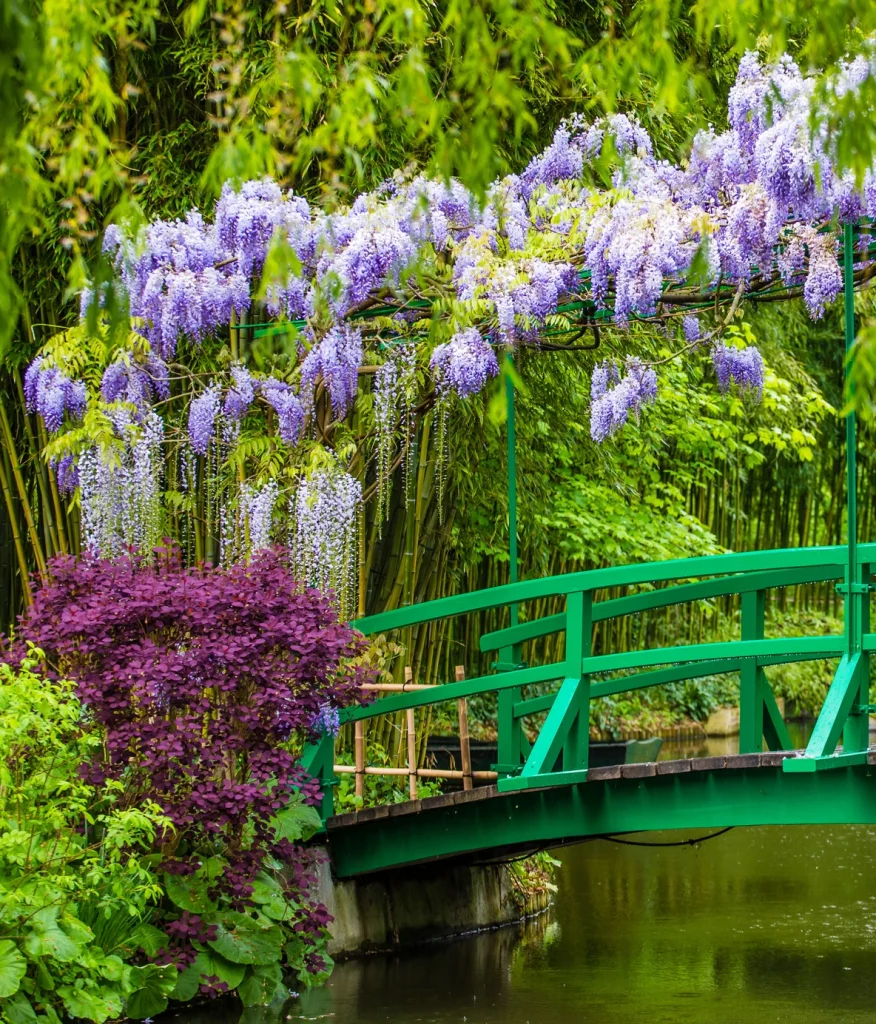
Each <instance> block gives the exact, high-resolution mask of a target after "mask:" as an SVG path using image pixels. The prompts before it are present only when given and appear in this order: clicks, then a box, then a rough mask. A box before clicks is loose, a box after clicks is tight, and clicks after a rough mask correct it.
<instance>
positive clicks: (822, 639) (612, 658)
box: [583, 636, 844, 674]
mask: <svg viewBox="0 0 876 1024" xmlns="http://www.w3.org/2000/svg"><path fill="white" fill-rule="evenodd" d="M843 643H844V638H843V637H842V636H794V637H779V638H776V639H771V640H726V641H723V642H720V643H708V644H685V645H683V646H681V647H662V648H655V649H653V650H644V651H623V652H621V653H620V654H602V655H599V656H598V657H595V658H585V659H584V662H583V671H584V672H588V673H590V674H593V673H595V672H620V671H622V670H624V669H628V668H644V667H645V666H647V665H666V664H672V663H676V662H679V663H680V662H694V661H712V660H718V659H723V658H736V659H738V658H758V657H760V656H769V655H782V656H784V655H791V656H793V655H795V654H798V653H800V654H802V653H805V652H809V653H810V654H813V653H815V652H820V653H822V654H824V655H825V656H829V655H830V654H831V653H833V654H839V653H841V652H842V650H843ZM789 660H794V659H793V657H790V658H789Z"/></svg>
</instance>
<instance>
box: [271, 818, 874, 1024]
mask: <svg viewBox="0 0 876 1024" xmlns="http://www.w3.org/2000/svg"><path fill="white" fill-rule="evenodd" d="M653 838H654V839H655V840H656V841H659V840H661V839H664V840H668V839H675V838H678V833H667V834H665V835H664V836H660V835H657V836H654V837H653ZM560 856H561V857H562V860H563V866H562V868H561V871H560V876H561V877H560V897H559V899H558V902H557V905H556V907H555V908H554V910H553V911H552V912H551V914H550V915H546V916H545V917H543V918H541V919H539V920H537V921H535V922H530V923H529V924H528V925H527V926H526V927H525V928H523V929H519V930H518V929H504V930H501V931H497V932H492V933H489V934H486V935H481V936H476V937H473V938H470V939H466V940H462V941H458V942H455V943H450V944H445V945H441V946H434V947H430V948H426V949H423V950H421V951H420V952H417V953H412V954H407V955H405V956H398V957H373V958H369V959H367V960H363V961H358V962H353V963H348V964H341V965H339V967H338V968H337V970H336V972H335V975H334V976H333V978H332V981H331V982H330V984H329V985H328V986H327V987H326V988H325V989H323V990H321V991H320V992H314V993H309V994H307V995H306V996H305V997H304V998H303V999H302V1000H301V1001H300V1002H299V1003H296V1004H294V1007H290V1008H287V1010H286V1013H287V1014H289V1013H291V1015H292V1016H291V1019H293V1020H295V1019H296V1018H300V1017H301V1016H303V1017H305V1018H306V1017H313V1016H320V1015H323V1014H334V1017H333V1018H324V1019H329V1020H334V1021H336V1022H339V1024H340V1022H343V1024H377V1022H384V1021H392V1022H394V1024H414V1022H418V1024H419V1022H424V1024H426V1022H435V1024H449V1022H451V1021H452V1022H459V1021H463V1020H465V1021H467V1022H468V1024H566V1022H571V1021H574V1022H578V1021H581V1022H594V1024H596V1022H599V1024H632V1022H639V1021H648V1022H664V1021H665V1022H667V1024H668V1022H672V1024H687V1022H690V1024H727V1022H731V1024H732V1022H737V1021H738V1022H747V1021H758V1022H760V1021H789V1022H790V1021H792V1020H793V1021H794V1022H795V1024H815V1022H819V1024H820V1022H823V1021H832V1020H835V1021H843V1022H847V1024H863V1022H864V1021H867V1022H871V1021H872V1020H873V1019H874V1016H876V971H874V969H873V968H874V966H876V962H874V950H876V940H874V936H876V883H874V882H873V881H871V876H870V872H869V870H868V865H869V864H870V863H872V860H873V857H874V856H876V830H874V829H872V828H868V827H861V826H855V827H844V828H832V829H831V828H817V829H808V828H805V829H804V828H797V829H788V828H785V829H778V828H763V829H737V830H735V831H734V832H731V833H729V834H728V835H726V836H724V837H722V838H721V839H717V840H714V841H712V842H708V843H704V844H703V845H702V846H701V847H700V848H699V849H696V848H664V849H642V848H635V847H620V846H615V845H609V844H607V843H601V842H593V843H588V844H586V845H583V846H579V847H575V848H572V849H568V850H565V851H563V852H562V853H561V854H560Z"/></svg>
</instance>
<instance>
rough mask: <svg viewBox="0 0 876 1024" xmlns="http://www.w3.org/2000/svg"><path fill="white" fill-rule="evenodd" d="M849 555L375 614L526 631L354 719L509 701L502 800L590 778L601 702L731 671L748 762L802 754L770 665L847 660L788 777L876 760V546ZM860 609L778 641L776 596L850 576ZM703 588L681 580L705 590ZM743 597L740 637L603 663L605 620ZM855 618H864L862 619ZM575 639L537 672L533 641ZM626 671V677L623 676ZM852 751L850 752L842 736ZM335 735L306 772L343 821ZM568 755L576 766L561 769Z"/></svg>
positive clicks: (394, 622)
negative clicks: (526, 646) (872, 606)
mask: <svg viewBox="0 0 876 1024" xmlns="http://www.w3.org/2000/svg"><path fill="white" fill-rule="evenodd" d="M848 558H849V555H848V548H847V547H846V546H832V547H816V548H801V549H787V550H770V551H757V552H750V553H744V554H727V555H715V556H707V557H701V558H689V559H678V560H673V561H666V562H651V563H642V564H636V565H624V566H616V567H612V568H606V569H593V570H588V571H586V572H578V573H569V574H566V575H563V576H553V577H547V578H543V579H532V580H525V581H522V582H519V583H513V584H507V585H504V586H500V587H495V588H493V589H490V590H481V591H476V592H474V593H470V594H462V595H459V596H455V597H446V598H440V599H438V600H434V601H429V602H426V603H423V604H420V605H412V606H409V607H406V608H400V609H397V610H395V611H392V612H387V613H384V614H380V615H373V616H370V617H368V618H365V619H360V620H359V621H357V622H356V623H355V625H356V627H357V628H358V629H360V630H361V631H362V632H363V633H364V634H365V635H366V636H370V635H377V634H380V633H386V632H389V631H391V630H398V629H406V628H409V627H413V626H418V625H423V624H425V623H430V622H435V621H438V620H441V619H446V618H450V617H453V616H458V615H467V614H469V613H472V612H480V611H485V610H487V609H495V608H503V607H506V606H507V607H508V608H509V609H510V610H511V615H510V618H511V622H512V624H511V625H509V626H508V627H506V628H504V629H500V630H497V631H493V632H489V633H485V634H484V635H482V636H481V637H480V649H481V650H482V651H497V652H498V660H497V662H496V671H495V672H494V673H492V674H490V675H484V676H480V677H478V678H474V679H464V680H458V681H454V682H447V683H442V684H439V685H437V686H430V687H429V688H428V689H419V690H412V691H409V692H401V693H394V694H392V695H391V696H386V697H383V698H382V699H380V700H376V701H375V702H374V703H372V704H369V705H367V706H364V707H355V708H347V709H346V710H345V711H343V712H342V714H341V720H342V722H352V721H357V720H364V719H369V718H374V717H376V716H378V715H383V714H390V713H395V712H398V711H402V710H407V709H410V708H417V707H423V706H426V705H430V704H437V703H439V702H441V701H450V700H457V699H458V698H460V697H470V696H473V695H475V694H482V693H489V692H493V691H495V692H497V693H498V723H497V725H498V761H499V764H498V766H497V770H498V772H499V781H498V788H499V790H500V791H506V790H516V789H527V788H531V787H543V786H550V785H562V784H569V783H577V782H583V781H585V780H586V777H587V765H588V751H589V720H590V702H591V700H593V699H594V698H597V697H605V696H608V695H611V694H617V693H622V692H626V691H630V690H637V689H641V688H643V687H648V686H656V685H660V684H663V683H670V682H676V681H680V680H686V679H696V678H701V677H704V676H711V675H715V674H718V673H725V672H739V676H740V700H739V705H740V736H739V749H740V753H751V752H756V751H760V750H761V749H762V746H763V742H764V740H766V743H767V745H768V747H769V749H771V750H783V749H784V750H787V749H790V748H791V743H790V739H789V736H788V731H787V728H786V726H785V723H784V721H783V719H782V716H781V714H780V713H779V709H778V707H777V704H776V701H775V698H774V696H773V693H772V689H771V687H770V684H769V681H768V678H767V674H766V672H765V669H766V668H768V667H769V666H770V665H778V664H787V663H791V662H799V661H807V660H814V659H827V658H839V659H840V664H839V668H838V669H837V672H836V675H835V677H834V681H833V683H832V684H831V687H830V689H829V691H828V694H827V697H826V699H825V702H824V705H823V707H822V709H821V713H820V714H819V717H818V720H817V722H816V725H815V729H814V731H813V735H812V738H811V739H810V742H809V745H808V747H807V749H806V752H805V757H803V758H794V759H788V760H785V761H784V763H783V767H784V769H785V770H786V771H799V770H804V771H807V770H808V771H812V770H816V769H822V768H826V767H835V766H839V765H842V764H850V763H862V762H865V761H866V750H867V742H868V721H869V719H868V715H869V712H870V710H871V707H870V705H869V692H868V687H869V673H868V662H867V654H868V652H869V651H871V650H876V634H871V633H870V632H869V599H868V597H867V595H868V594H869V590H870V587H871V583H870V580H871V578H872V572H871V562H876V544H861V545H858V547H857V552H856V559H857V564H856V566H854V567H850V565H849V561H848ZM850 575H851V576H852V583H851V588H852V589H851V593H852V594H854V595H856V600H855V601H854V602H852V601H850V600H848V599H847V600H846V607H847V608H849V607H851V608H853V609H854V611H853V615H848V614H847V615H846V620H847V621H846V626H845V632H844V633H843V634H839V635H828V636H795V637H781V638H776V639H765V638H764V596H765V594H766V593H767V592H768V591H770V590H772V589H775V588H781V587H790V586H797V585H802V584H811V583H819V582H827V581H831V580H843V581H845V582H843V583H841V584H840V585H839V588H838V589H839V590H840V591H841V592H845V593H846V594H848V592H849V577H850ZM691 580H693V581H694V582H675V581H691ZM664 583H668V584H671V585H668V586H661V587H660V588H659V589H653V590H647V591H642V592H638V593H633V594H630V595H628V596H624V597H619V598H613V599H609V600H604V601H596V600H595V599H594V596H595V594H596V593H597V592H598V591H605V590H607V589H608V588H617V587H636V586H643V585H649V584H650V585H654V584H664ZM731 595H739V596H740V597H741V631H740V632H741V635H740V637H739V639H737V640H730V641H719V642H711V643H699V644H689V645H683V646H676V647H662V648H645V649H642V650H631V651H618V652H613V653H607V654H600V655H598V656H593V655H592V653H591V636H592V630H593V625H594V624H595V623H597V622H604V621H607V620H610V619H615V618H619V617H621V616H625V615H635V614H638V613H640V612H644V611H647V610H651V609H656V608H664V607H667V606H670V605H679V604H686V603H689V602H694V601H701V600H704V599H708V598H716V597H724V596H731ZM558 597H559V598H564V599H565V609H564V611H562V612H560V613H559V614H556V615H545V616H542V617H541V618H535V619H532V620H531V621H526V622H522V623H518V622H517V609H519V608H520V607H521V606H524V607H525V606H526V604H527V602H534V601H539V600H544V599H545V598H558ZM852 619H854V622H852V621H851V620H852ZM557 633H564V634H565V656H564V657H563V659H562V660H560V661H556V662H551V663H546V664H541V665H532V666H528V665H524V664H523V663H522V662H521V657H520V649H521V645H522V644H523V643H525V642H526V641H529V640H534V639H537V638H539V637H544V636H549V635H551V634H557ZM620 673H623V674H620ZM554 681H555V682H558V683H559V685H558V687H557V688H556V689H555V690H554V691H553V692H551V693H547V694H543V695H540V696H537V697H531V698H528V699H526V698H524V696H523V688H524V687H526V686H530V685H532V684H546V683H550V682H554ZM545 712H546V713H547V714H546V717H545V719H544V722H543V724H542V725H541V728H540V729H539V731H538V735H537V737H536V739H535V742H534V743H532V745H531V746H530V744H529V743H528V741H527V739H526V736H525V733H524V730H523V728H522V724H523V719H524V718H526V717H527V716H528V715H534V714H544V713H545ZM843 734H844V738H843V752H842V753H841V754H836V753H835V751H836V748H837V744H838V742H839V740H840V736H841V735H843ZM334 742H335V741H334V737H332V736H331V735H325V736H323V738H322V739H321V741H320V742H318V743H316V744H314V745H312V746H310V747H308V748H307V750H306V751H305V752H304V755H303V759H302V760H303V763H304V765H305V766H306V767H307V768H308V770H309V771H310V772H311V773H312V774H313V775H315V776H316V777H317V778H319V779H320V780H321V781H322V783H323V793H324V803H323V817H324V818H325V817H328V816H329V815H330V814H331V813H332V799H331V791H332V786H333V785H334V784H335V783H336V781H337V780H336V779H335V778H334V777H333V764H334ZM560 758H561V763H562V770H560V771H555V770H554V768H555V765H556V763H557V760H558V759H560Z"/></svg>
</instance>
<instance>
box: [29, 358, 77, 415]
mask: <svg viewBox="0 0 876 1024" xmlns="http://www.w3.org/2000/svg"><path fill="white" fill-rule="evenodd" d="M24 399H25V404H26V406H27V409H28V411H30V412H37V413H39V414H40V416H42V418H43V422H44V423H45V425H46V430H48V431H49V432H50V433H54V432H55V431H56V430H60V429H61V426H62V425H63V423H64V415H65V414H67V415H68V416H70V417H71V418H72V419H76V420H78V419H82V417H83V416H84V415H85V407H86V404H87V402H88V396H87V394H86V390H85V385H84V384H83V383H82V381H78V380H70V378H69V377H66V376H65V375H64V374H63V373H62V372H61V371H60V370H59V369H58V368H57V367H55V366H46V359H45V357H44V356H37V358H36V359H35V360H34V361H33V362H32V363H31V364H30V366H29V367H28V368H27V370H26V371H25V374H24Z"/></svg>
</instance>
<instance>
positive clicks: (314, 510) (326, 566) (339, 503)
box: [289, 466, 362, 618]
mask: <svg viewBox="0 0 876 1024" xmlns="http://www.w3.org/2000/svg"><path fill="white" fill-rule="evenodd" d="M361 502H362V485H361V484H360V483H359V481H358V480H357V479H356V478H355V477H352V476H350V474H349V473H346V472H344V470H343V469H341V468H340V467H339V466H332V467H329V468H326V469H318V470H316V471H315V472H313V473H311V474H310V476H307V477H305V478H304V479H303V480H302V481H301V483H300V484H299V485H298V489H297V491H296V493H295V495H294V497H293V498H292V501H291V503H290V508H289V512H290V517H291V519H292V523H293V527H292V535H291V539H290V547H291V554H292V564H293V567H294V569H295V572H296V573H297V575H298V578H299V579H300V580H301V582H302V583H304V584H306V585H307V586H311V587H316V588H317V589H319V590H321V591H323V592H324V593H325V592H327V591H332V592H333V593H334V594H335V598H336V600H337V603H338V607H339V610H340V614H341V617H342V618H343V617H344V616H345V615H346V614H349V613H350V612H351V611H352V609H353V607H354V604H355V595H356V585H357V572H356V567H357V564H358V521H359V507H360V505H361Z"/></svg>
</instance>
